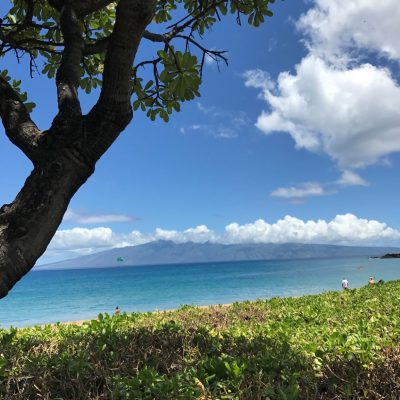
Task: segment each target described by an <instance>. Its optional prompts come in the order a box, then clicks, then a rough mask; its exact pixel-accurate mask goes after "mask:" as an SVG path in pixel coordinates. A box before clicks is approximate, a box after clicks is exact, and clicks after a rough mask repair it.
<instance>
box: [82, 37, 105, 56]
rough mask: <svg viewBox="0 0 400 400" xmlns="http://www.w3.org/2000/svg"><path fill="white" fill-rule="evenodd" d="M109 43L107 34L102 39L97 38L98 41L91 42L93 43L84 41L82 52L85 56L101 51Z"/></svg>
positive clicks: (103, 50)
mask: <svg viewBox="0 0 400 400" xmlns="http://www.w3.org/2000/svg"><path fill="white" fill-rule="evenodd" d="M109 43H110V37H109V36H107V37H105V38H103V39H99V40H98V41H96V42H93V43H86V44H85V49H84V51H83V54H84V55H85V56H90V55H93V54H98V53H103V52H105V51H106V50H107V47H108V44H109Z"/></svg>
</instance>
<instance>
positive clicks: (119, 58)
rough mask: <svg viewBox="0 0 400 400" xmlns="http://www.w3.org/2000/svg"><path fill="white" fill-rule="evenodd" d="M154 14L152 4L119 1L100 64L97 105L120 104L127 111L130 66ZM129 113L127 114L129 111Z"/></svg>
mask: <svg viewBox="0 0 400 400" xmlns="http://www.w3.org/2000/svg"><path fill="white" fill-rule="evenodd" d="M154 12H155V0H121V1H120V2H119V4H118V6H117V10H116V17H115V25H114V30H113V32H112V34H111V36H110V39H109V45H108V50H107V53H106V58H105V62H104V72H103V86H102V91H101V94H100V98H99V102H98V105H100V104H102V103H104V102H107V103H108V102H110V101H112V102H115V103H118V104H120V105H122V104H124V105H125V107H127V108H128V109H127V111H128V110H130V97H131V85H130V80H131V76H132V64H133V60H134V58H135V55H136V51H137V49H138V47H139V43H140V40H141V38H142V36H143V32H144V30H145V28H146V26H147V25H148V24H149V23H150V21H151V19H152V17H153V15H154ZM130 112H131V111H130Z"/></svg>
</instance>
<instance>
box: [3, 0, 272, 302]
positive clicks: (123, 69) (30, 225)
mask: <svg viewBox="0 0 400 400" xmlns="http://www.w3.org/2000/svg"><path fill="white" fill-rule="evenodd" d="M273 2H274V0H119V1H110V0H10V5H9V9H8V11H7V12H6V14H5V15H4V16H2V17H1V18H0V60H2V61H4V60H5V59H6V58H9V57H15V58H16V59H17V60H18V61H19V62H20V63H21V64H23V65H26V77H27V78H28V79H29V78H34V77H35V76H36V75H37V74H45V75H47V76H48V77H49V78H51V79H54V80H55V83H56V90H57V101H58V113H57V115H55V116H54V119H53V122H52V124H51V126H50V127H49V128H47V129H40V128H39V127H38V126H37V125H36V124H35V123H34V121H33V120H32V118H31V116H30V112H31V111H32V109H33V108H34V107H35V106H36V105H35V104H34V103H33V102H31V101H30V100H29V94H27V93H26V92H25V91H24V90H23V82H21V81H20V80H16V79H15V78H13V74H12V71H8V70H7V69H3V70H0V116H1V118H2V121H3V125H4V128H5V133H6V135H7V137H8V138H9V140H10V141H11V142H13V143H14V144H15V145H16V146H17V147H18V148H20V149H21V150H22V151H23V152H24V154H25V155H26V156H27V157H28V158H29V159H30V160H31V161H32V164H33V167H34V168H33V170H32V173H31V175H30V176H29V177H28V179H27V181H26V182H25V185H24V187H23V188H22V190H21V192H20V193H19V194H18V195H17V197H16V199H15V200H14V202H13V203H11V204H6V205H4V206H3V207H1V208H0V297H2V296H5V295H6V294H7V292H8V290H9V289H10V288H11V287H12V286H13V285H14V284H15V283H16V282H17V281H18V280H19V279H20V278H21V277H22V276H23V275H24V274H25V273H27V272H28V271H29V270H30V269H31V268H32V267H33V265H34V264H35V262H36V260H37V259H38V258H39V257H40V255H41V254H42V253H43V252H44V251H45V249H46V247H47V245H48V243H49V242H50V240H51V238H52V237H53V235H54V233H55V232H56V229H57V227H58V226H59V224H60V223H61V220H62V217H63V215H64V213H65V211H66V209H67V207H68V203H69V201H70V199H71V198H72V196H73V195H74V193H75V192H76V191H77V190H78V189H79V187H80V186H81V185H82V184H83V183H84V182H85V181H86V180H87V178H88V177H89V176H90V175H91V174H92V173H93V171H94V168H95V164H96V162H97V161H98V159H99V158H100V157H101V156H102V155H103V154H104V152H105V151H106V150H107V149H108V148H109V147H110V145H111V144H112V143H113V142H114V140H115V139H116V138H117V137H118V135H119V134H120V133H121V132H122V131H123V130H124V129H125V127H126V126H127V125H128V124H129V122H130V121H131V119H132V115H133V111H136V110H137V111H142V112H145V113H146V114H147V116H148V117H149V118H151V119H152V120H155V119H156V118H161V119H163V120H164V121H168V119H169V116H170V114H172V113H173V112H174V111H175V112H176V111H180V107H181V103H182V102H185V101H190V100H192V99H194V98H195V97H197V96H200V85H201V80H202V73H203V67H204V65H205V61H206V59H207V57H210V58H211V59H213V60H215V62H217V63H221V62H222V63H227V62H228V59H227V56H226V52H225V51H223V50H214V49H210V48H208V47H207V46H206V45H204V43H203V36H204V35H205V34H206V33H207V31H208V30H210V29H211V28H212V27H213V26H214V25H215V24H217V23H218V22H220V21H221V20H222V19H223V18H224V17H225V16H228V15H231V16H233V18H235V19H236V22H237V23H238V24H242V23H248V24H250V25H252V26H255V27H257V26H259V25H260V24H261V23H263V22H264V20H265V18H266V17H269V16H272V12H271V10H270V8H269V7H270V4H271V3H273ZM142 41H147V42H149V44H150V45H151V46H150V47H149V48H146V51H140V52H139V53H138V48H139V45H140V44H141V42H142ZM96 88H97V89H98V91H99V93H100V94H99V97H98V100H97V102H96V103H95V105H94V107H93V108H92V109H91V110H90V111H89V113H88V114H86V115H83V113H82V111H81V107H80V101H79V96H80V95H81V94H82V91H84V92H86V93H87V94H89V93H90V92H91V91H92V89H96Z"/></svg>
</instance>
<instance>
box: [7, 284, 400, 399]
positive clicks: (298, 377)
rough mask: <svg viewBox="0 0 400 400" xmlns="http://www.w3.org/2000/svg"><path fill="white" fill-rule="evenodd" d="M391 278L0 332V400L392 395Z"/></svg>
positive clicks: (398, 371) (395, 315) (396, 357)
mask: <svg viewBox="0 0 400 400" xmlns="http://www.w3.org/2000/svg"><path fill="white" fill-rule="evenodd" d="M399 306H400V281H396V282H389V283H385V284H383V285H374V286H370V287H364V288H361V289H353V290H349V291H343V292H328V293H323V294H320V295H316V296H304V297H300V298H274V299H271V300H266V301H261V300H259V301H255V302H242V303H235V304H233V305H231V306H214V307H209V308H196V307H191V306H183V307H182V308H181V309H179V310H176V311H169V312H161V313H133V314H122V315H120V316H113V317H112V316H108V315H99V317H98V319H97V320H93V321H88V322H86V323H84V324H83V325H82V326H74V325H66V324H57V325H47V326H43V327H32V328H24V329H10V330H0V398H1V399H5V400H9V399H10V400H11V399H12V400H18V399H24V400H26V399H52V400H55V399H110V400H111V399H112V400H122V399H124V400H129V399H149V400H150V399H171V400H172V399H173V400H179V399H199V400H200V399H202V400H207V399H208V400H211V399H213V400H217V399H221V400H222V399H248V400H257V399H398V398H399V393H400V345H399V338H400V307H399Z"/></svg>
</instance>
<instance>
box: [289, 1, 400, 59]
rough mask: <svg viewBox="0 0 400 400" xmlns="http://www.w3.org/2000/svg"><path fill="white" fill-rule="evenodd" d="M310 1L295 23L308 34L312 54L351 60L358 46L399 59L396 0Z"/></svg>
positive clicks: (399, 30) (399, 44) (399, 46)
mask: <svg viewBox="0 0 400 400" xmlns="http://www.w3.org/2000/svg"><path fill="white" fill-rule="evenodd" d="M314 4H315V5H314V7H313V8H311V9H310V10H309V11H308V12H307V13H306V14H305V15H303V16H302V17H301V18H300V20H299V21H298V24H297V26H298V27H299V29H300V30H302V31H303V32H304V33H305V34H306V35H308V37H309V43H308V46H309V48H310V50H311V51H312V52H314V54H318V55H319V56H321V57H323V58H326V59H329V60H335V59H342V60H343V59H347V60H351V58H353V57H357V56H359V55H360V54H359V50H360V49H362V50H367V51H375V52H377V53H378V54H380V55H382V56H386V57H389V58H391V59H397V60H398V59H400V41H399V40H398V38H399V36H400V23H399V21H400V7H399V2H398V0H380V1H379V3H377V2H376V1H375V0H351V1H348V0H315V1H314ZM354 50H356V52H355V51H354Z"/></svg>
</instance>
